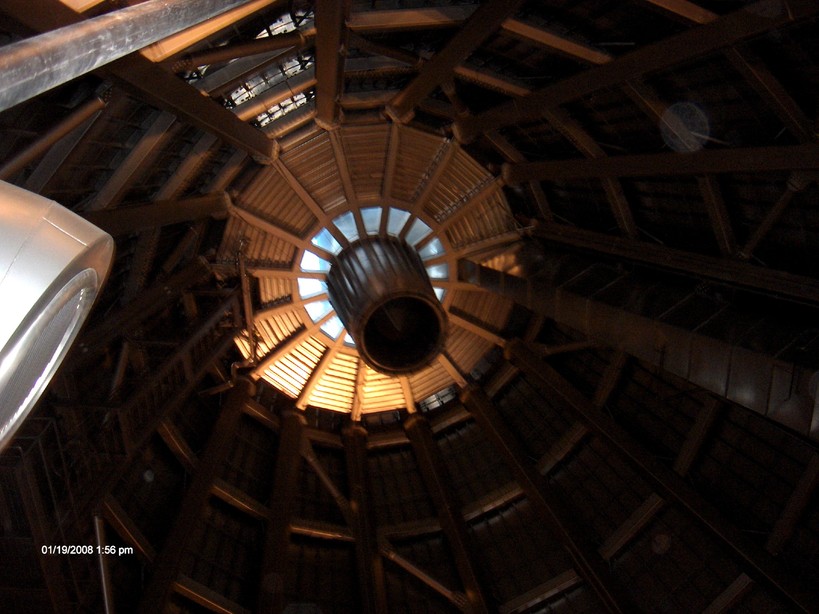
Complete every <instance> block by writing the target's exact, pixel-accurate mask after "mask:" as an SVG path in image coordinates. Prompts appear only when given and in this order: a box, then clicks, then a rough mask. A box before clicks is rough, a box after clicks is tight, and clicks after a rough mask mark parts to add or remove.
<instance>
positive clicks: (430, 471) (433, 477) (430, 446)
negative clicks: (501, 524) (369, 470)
mask: <svg viewBox="0 0 819 614" xmlns="http://www.w3.org/2000/svg"><path fill="white" fill-rule="evenodd" d="M403 427H404V432H405V433H406V434H407V437H408V438H409V440H410V443H411V444H412V450H413V452H414V453H415V458H416V460H417V461H418V469H419V471H420V472H421V477H422V478H423V480H424V483H425V484H426V489H427V492H428V493H429V495H430V498H431V499H432V502H433V505H434V506H435V509H436V511H437V512H438V520H439V521H440V523H441V528H442V529H443V531H444V534H445V535H446V537H447V543H448V544H449V547H450V549H451V551H452V555H453V557H454V559H455V566H456V567H457V568H458V574H459V575H460V577H461V582H462V583H463V586H464V591H465V593H466V599H467V601H468V602H469V607H470V612H473V613H475V614H478V613H479V612H489V604H488V602H487V597H486V596H485V595H484V592H483V589H482V586H483V584H484V583H483V582H481V579H480V577H479V575H478V572H477V568H476V566H475V565H474V564H473V562H472V561H473V558H474V555H473V550H474V545H473V544H472V543H471V541H470V538H469V534H468V532H467V527H466V522H465V521H464V517H463V516H462V515H461V512H460V506H459V505H458V503H457V502H456V501H455V497H454V494H453V493H454V488H453V486H452V483H451V479H450V477H449V474H448V473H447V469H446V465H445V464H444V459H443V457H442V455H441V451H440V449H439V448H438V444H437V443H436V442H435V439H434V438H433V435H432V429H431V428H430V426H429V422H428V421H427V419H426V418H425V417H424V416H423V415H421V414H417V413H416V414H413V415H411V416H410V417H409V418H407V419H406V420H404V422H403Z"/></svg>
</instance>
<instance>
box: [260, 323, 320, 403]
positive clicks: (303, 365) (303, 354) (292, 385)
mask: <svg viewBox="0 0 819 614" xmlns="http://www.w3.org/2000/svg"><path fill="white" fill-rule="evenodd" d="M326 349H327V348H326V346H324V345H322V344H321V343H319V342H318V341H317V340H316V339H315V338H313V337H311V338H309V339H308V340H307V341H305V342H304V343H302V344H301V345H298V346H297V347H296V348H294V349H293V350H291V351H290V352H289V353H287V354H285V355H284V356H283V357H282V358H280V359H279V360H277V361H276V362H274V363H273V364H272V365H270V366H269V367H268V368H267V369H266V370H265V372H264V378H265V379H266V380H269V381H271V382H272V383H273V384H274V385H275V386H276V387H277V388H278V389H279V390H282V391H284V392H286V393H287V394H289V395H290V396H292V397H294V398H295V397H298V396H299V393H300V392H301V389H302V388H304V385H305V384H306V383H307V378H308V377H310V373H312V372H313V369H314V368H315V367H316V364H318V361H319V360H320V359H321V355H322V354H323V353H324V351H325V350H326Z"/></svg>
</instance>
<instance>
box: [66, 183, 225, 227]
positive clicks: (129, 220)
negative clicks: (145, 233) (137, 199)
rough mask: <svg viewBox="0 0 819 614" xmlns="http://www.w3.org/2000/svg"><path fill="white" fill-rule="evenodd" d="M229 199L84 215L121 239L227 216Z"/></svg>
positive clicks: (210, 197)
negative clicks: (127, 235) (171, 225)
mask: <svg viewBox="0 0 819 614" xmlns="http://www.w3.org/2000/svg"><path fill="white" fill-rule="evenodd" d="M229 205H230V197H229V196H228V195H227V193H225V192H216V193H214V194H206V195H204V196H193V197H191V198H184V199H181V200H164V201H156V202H153V203H151V204H147V205H137V206H133V207H131V206H129V207H119V208H117V209H106V210H103V211H90V212H88V213H82V216H83V217H84V218H85V219H87V220H88V221H89V222H91V223H92V224H94V225H96V226H99V227H100V228H102V229H103V230H104V231H105V232H107V233H109V234H111V235H113V236H120V235H125V234H130V233H132V232H138V231H140V230H145V229H148V228H156V227H161V226H168V225H170V224H179V223H182V222H192V221H195V220H199V219H202V218H206V217H215V218H218V217H224V216H226V215H227V211H228V206H229Z"/></svg>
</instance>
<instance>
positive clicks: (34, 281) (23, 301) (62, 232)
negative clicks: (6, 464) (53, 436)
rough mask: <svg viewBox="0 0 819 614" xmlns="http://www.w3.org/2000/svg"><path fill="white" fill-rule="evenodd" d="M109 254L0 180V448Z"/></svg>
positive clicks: (49, 372) (94, 289) (47, 372)
mask: <svg viewBox="0 0 819 614" xmlns="http://www.w3.org/2000/svg"><path fill="white" fill-rule="evenodd" d="M113 249H114V242H113V240H112V239H111V237H110V236H109V235H107V234H105V233H104V232H103V231H101V230H100V229H98V228H96V227H95V226H93V225H91V224H90V223H89V222H86V221H85V220H83V219H82V218H80V217H79V216H77V215H75V214H74V213H72V212H71V211H69V210H68V209H65V208H64V207H61V206H60V205H58V204H57V203H55V202H54V201H51V200H47V199H45V198H43V197H41V196H38V195H36V194H33V193H31V192H28V191H26V190H23V189H20V188H17V187H15V186H13V185H10V184H8V183H4V182H2V181H0V316H2V317H0V449H2V448H3V446H4V445H5V444H6V443H8V441H9V440H10V439H11V437H12V436H13V435H14V432H15V431H16V430H17V428H18V427H19V426H20V424H21V423H22V421H23V420H24V419H25V417H26V415H27V414H28V413H29V412H30V411H31V409H32V408H33V407H34V404H35V403H36V402H37V399H38V398H39V397H40V395H41V394H42V393H43V391H44V390H45V387H46V385H47V384H48V382H49V381H50V380H51V378H52V376H53V375H54V373H55V372H56V370H57V367H59V366H60V363H61V362H62V360H63V358H64V357H65V354H66V352H68V349H69V348H70V347H71V344H72V343H73V341H74V339H75V337H76V335H77V333H78V332H79V329H80V326H81V325H82V323H83V321H84V320H85V318H86V317H87V316H88V312H89V311H90V309H91V306H92V305H93V303H94V299H95V298H96V296H97V293H98V292H99V289H100V287H101V286H102V284H103V281H104V280H105V277H106V275H107V274H108V268H109V266H110V263H111V258H112V256H113Z"/></svg>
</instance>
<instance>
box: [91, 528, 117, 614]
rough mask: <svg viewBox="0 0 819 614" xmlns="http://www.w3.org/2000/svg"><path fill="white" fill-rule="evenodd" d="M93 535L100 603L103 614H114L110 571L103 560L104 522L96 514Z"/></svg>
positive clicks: (104, 544) (106, 560)
mask: <svg viewBox="0 0 819 614" xmlns="http://www.w3.org/2000/svg"><path fill="white" fill-rule="evenodd" d="M94 533H95V534H96V536H97V560H98V561H99V564H100V581H101V582H102V603H103V607H104V609H105V614H114V594H113V591H112V590H111V570H110V569H109V568H108V559H107V558H105V557H106V555H105V551H106V543H105V521H104V520H103V519H102V517H101V516H99V515H98V514H94Z"/></svg>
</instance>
